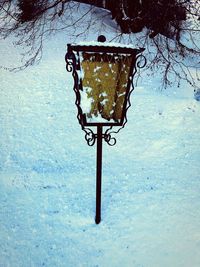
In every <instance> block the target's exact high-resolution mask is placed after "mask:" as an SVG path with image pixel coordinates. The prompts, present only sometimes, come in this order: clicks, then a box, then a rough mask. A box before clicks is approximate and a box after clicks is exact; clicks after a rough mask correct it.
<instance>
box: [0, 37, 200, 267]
mask: <svg viewBox="0 0 200 267" xmlns="http://www.w3.org/2000/svg"><path fill="white" fill-rule="evenodd" d="M96 37H97V36H96V34H95V35H94V39H96ZM67 42H69V38H68V37H67V36H65V34H64V33H60V34H58V35H56V38H55V37H54V38H52V39H50V40H49V41H48V42H46V45H45V49H44V55H43V59H42V61H41V63H40V64H39V65H37V66H33V67H30V68H27V69H26V70H24V71H22V72H18V73H10V72H7V71H4V70H0V137H1V138H0V203H1V208H0V267H42V266H47V267H79V266H80V267H97V266H98V267H122V266H123V267H199V266H200V164H199V162H200V141H199V138H200V102H197V101H196V100H194V99H193V89H192V88H190V87H188V85H187V84H182V86H181V87H180V88H175V87H174V88H173V87H172V88H169V89H168V90H165V91H160V90H158V89H157V88H158V87H159V85H158V81H157V79H156V77H148V76H146V74H145V72H144V75H143V78H140V79H139V81H138V87H136V88H135V91H134V92H133V94H132V97H131V101H132V107H131V108H130V109H129V111H128V123H127V125H126V127H125V128H124V129H123V130H122V131H121V132H120V133H119V134H118V135H117V136H116V138H117V144H116V145H115V146H114V147H110V146H108V145H107V144H106V143H104V144H103V190H102V222H101V223H100V224H99V225H96V224H95V223H94V214H95V179H96V178H95V175H96V169H95V168H96V148H95V146H94V147H89V146H87V144H86V142H85V139H84V133H83V132H82V131H81V128H80V125H79V124H78V121H77V119H76V114H77V109H76V107H75V105H74V101H75V96H74V92H73V90H72V87H73V80H72V78H71V74H70V73H67V72H66V70H65V61H64V55H65V46H66V43H67ZM15 53H16V51H15V49H14V47H13V46H12V44H11V42H10V41H9V40H6V41H5V42H4V41H2V42H1V43H0V54H1V63H2V62H3V63H5V64H7V65H11V64H13V62H14V61H15V60H16V58H17V54H15ZM141 74H142V73H141Z"/></svg>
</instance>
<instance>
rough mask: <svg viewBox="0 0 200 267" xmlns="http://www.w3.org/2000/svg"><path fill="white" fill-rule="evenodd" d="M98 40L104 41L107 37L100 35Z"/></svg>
mask: <svg viewBox="0 0 200 267" xmlns="http://www.w3.org/2000/svg"><path fill="white" fill-rule="evenodd" d="M97 41H98V42H101V43H104V42H105V41H106V37H105V36H104V35H99V36H98V38H97Z"/></svg>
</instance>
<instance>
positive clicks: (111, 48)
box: [68, 41, 145, 54]
mask: <svg viewBox="0 0 200 267" xmlns="http://www.w3.org/2000/svg"><path fill="white" fill-rule="evenodd" d="M69 47H70V48H71V49H72V50H74V51H95V52H119V53H130V54H139V53H142V52H143V51H144V50H145V49H144V48H134V47H133V45H130V44H120V43H115V42H98V41H90V42H79V43H74V44H68V48H69Z"/></svg>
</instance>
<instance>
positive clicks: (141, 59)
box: [104, 48, 147, 146]
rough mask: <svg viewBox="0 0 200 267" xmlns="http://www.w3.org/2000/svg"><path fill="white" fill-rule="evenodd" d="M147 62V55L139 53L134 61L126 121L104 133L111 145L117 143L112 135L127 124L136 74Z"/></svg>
mask: <svg viewBox="0 0 200 267" xmlns="http://www.w3.org/2000/svg"><path fill="white" fill-rule="evenodd" d="M143 51H144V49H143V48H142V49H141V51H140V52H143ZM146 63H147V59H146V57H145V56H144V55H142V54H139V55H138V56H136V58H135V62H134V68H133V73H132V75H131V76H130V80H131V86H132V88H131V89H130V91H129V93H128V95H127V106H126V110H125V116H124V123H123V125H122V126H121V127H120V128H118V129H117V131H112V128H113V126H111V127H109V128H108V129H107V130H106V132H105V134H104V136H105V137H104V139H105V141H106V142H107V143H108V144H109V145H110V146H113V145H115V144H116V139H115V138H114V137H111V135H112V134H117V133H118V132H119V131H120V130H121V129H123V128H124V127H125V125H126V123H127V121H128V119H127V111H128V109H129V108H130V107H131V101H130V96H131V93H132V92H133V90H134V83H133V79H134V76H135V74H136V73H137V71H138V69H142V68H144V67H145V66H146Z"/></svg>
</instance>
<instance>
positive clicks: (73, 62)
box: [65, 45, 96, 146]
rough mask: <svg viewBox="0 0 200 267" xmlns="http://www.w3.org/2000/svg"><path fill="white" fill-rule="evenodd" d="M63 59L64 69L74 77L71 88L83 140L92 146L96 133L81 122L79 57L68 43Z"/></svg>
mask: <svg viewBox="0 0 200 267" xmlns="http://www.w3.org/2000/svg"><path fill="white" fill-rule="evenodd" d="M77 56H78V55H77ZM65 61H66V70H67V71H68V72H72V76H73V78H74V87H73V89H74V92H75V95H76V100H75V105H76V107H77V109H78V114H77V119H78V121H79V124H80V125H81V128H82V130H83V131H84V132H85V140H86V142H87V144H88V145H89V146H93V145H94V144H95V140H96V134H94V132H93V131H92V130H91V129H89V128H86V127H85V126H84V125H83V122H82V118H83V114H82V109H81V107H80V101H81V95H80V92H79V77H78V73H77V70H79V69H80V61H79V58H78V59H77V58H76V56H75V54H74V52H73V51H72V49H71V47H70V45H68V51H67V54H66V56H65Z"/></svg>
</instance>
